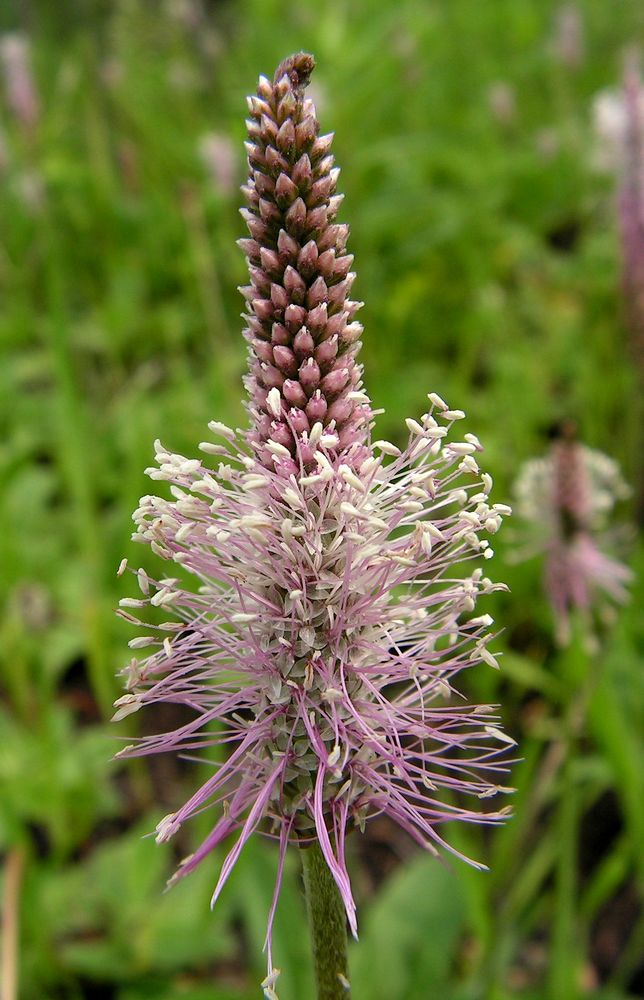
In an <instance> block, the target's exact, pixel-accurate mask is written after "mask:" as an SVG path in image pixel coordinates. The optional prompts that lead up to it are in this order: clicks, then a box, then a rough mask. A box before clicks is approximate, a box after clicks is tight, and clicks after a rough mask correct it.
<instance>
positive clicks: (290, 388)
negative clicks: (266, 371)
mask: <svg viewBox="0 0 644 1000" xmlns="http://www.w3.org/2000/svg"><path fill="white" fill-rule="evenodd" d="M282 394H283V396H284V399H286V400H288V402H289V403H291V404H292V405H293V406H299V407H304V406H306V403H307V400H308V396H307V395H306V393H305V392H304V389H303V388H302V386H301V385H300V383H299V382H296V381H294V379H290V378H287V379H286V381H285V382H284V385H283V386H282Z"/></svg>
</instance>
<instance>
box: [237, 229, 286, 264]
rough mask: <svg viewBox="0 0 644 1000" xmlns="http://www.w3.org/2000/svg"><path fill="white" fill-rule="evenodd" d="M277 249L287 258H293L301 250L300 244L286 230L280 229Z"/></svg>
mask: <svg viewBox="0 0 644 1000" xmlns="http://www.w3.org/2000/svg"><path fill="white" fill-rule="evenodd" d="M242 249H243V248H242ZM277 249H278V250H279V252H280V254H281V255H282V256H283V257H285V258H286V260H293V259H294V258H296V257H297V255H298V253H299V252H300V244H299V243H298V242H297V240H294V239H293V237H292V236H291V235H290V234H289V233H287V232H286V230H284V229H280V231H279V235H278V237H277Z"/></svg>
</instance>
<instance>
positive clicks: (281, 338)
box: [271, 323, 291, 347]
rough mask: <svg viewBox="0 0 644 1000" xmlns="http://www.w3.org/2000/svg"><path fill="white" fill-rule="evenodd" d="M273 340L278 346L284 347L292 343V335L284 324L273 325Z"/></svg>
mask: <svg viewBox="0 0 644 1000" xmlns="http://www.w3.org/2000/svg"><path fill="white" fill-rule="evenodd" d="M271 340H272V342H273V343H274V344H275V345H276V346H280V347H283V346H285V345H286V344H290V343H291V334H290V333H289V332H288V330H287V329H286V327H285V326H284V325H283V324H282V323H273V325H272V327H271Z"/></svg>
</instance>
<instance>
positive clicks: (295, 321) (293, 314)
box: [284, 305, 306, 330]
mask: <svg viewBox="0 0 644 1000" xmlns="http://www.w3.org/2000/svg"><path fill="white" fill-rule="evenodd" d="M284 320H285V322H286V323H287V325H288V326H289V327H290V328H291V329H292V330H299V328H300V327H301V326H303V325H304V323H305V321H306V309H305V308H304V307H303V306H296V305H290V306H288V307H287V308H286V309H285V310H284Z"/></svg>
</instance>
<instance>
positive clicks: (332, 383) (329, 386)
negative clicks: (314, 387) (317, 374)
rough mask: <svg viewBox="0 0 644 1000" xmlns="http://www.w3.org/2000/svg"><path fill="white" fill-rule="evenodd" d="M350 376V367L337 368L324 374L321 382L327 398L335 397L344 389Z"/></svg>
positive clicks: (321, 387)
mask: <svg viewBox="0 0 644 1000" xmlns="http://www.w3.org/2000/svg"><path fill="white" fill-rule="evenodd" d="M349 376H350V372H349V369H348V368H335V369H334V370H333V371H331V372H329V374H328V375H325V376H324V378H323V379H322V381H321V382H320V389H321V390H322V392H323V393H324V395H325V396H326V397H327V398H329V397H331V398H334V397H335V396H337V395H338V393H339V392H341V391H342V390H343V389H344V387H345V386H346V384H347V382H348V381H349ZM349 412H350V411H349ZM347 416H348V414H347ZM336 419H337V418H336Z"/></svg>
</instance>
